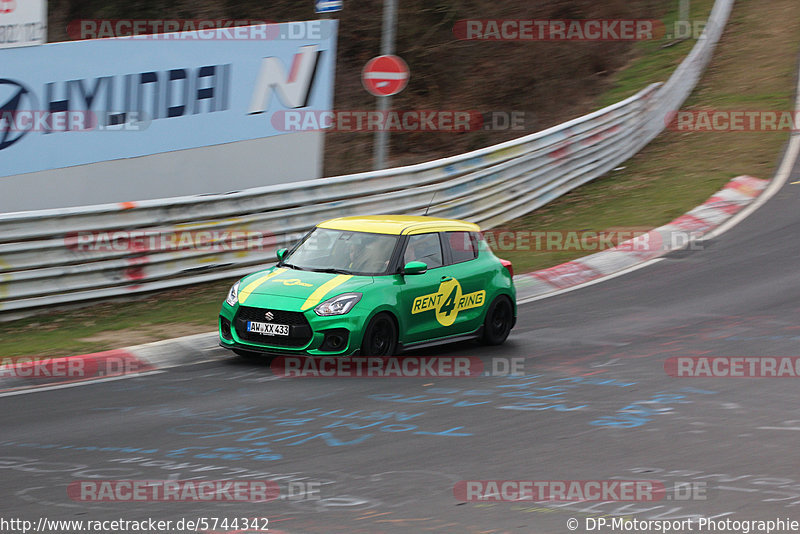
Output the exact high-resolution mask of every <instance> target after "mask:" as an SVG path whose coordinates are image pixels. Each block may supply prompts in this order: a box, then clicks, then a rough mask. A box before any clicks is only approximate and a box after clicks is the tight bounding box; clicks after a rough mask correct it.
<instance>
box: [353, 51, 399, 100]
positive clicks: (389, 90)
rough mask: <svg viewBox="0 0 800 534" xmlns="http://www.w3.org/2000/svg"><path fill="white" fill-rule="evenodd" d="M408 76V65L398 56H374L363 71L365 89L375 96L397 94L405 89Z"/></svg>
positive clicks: (362, 77)
mask: <svg viewBox="0 0 800 534" xmlns="http://www.w3.org/2000/svg"><path fill="white" fill-rule="evenodd" d="M408 78H409V71H408V65H406V62H405V61H403V60H402V59H400V58H399V57H397V56H378V57H375V58H372V59H370V60H369V61H368V62H367V64H366V65H365V66H364V70H363V71H362V72H361V83H363V84H364V89H366V90H367V91H369V92H370V93H371V94H373V95H375V96H392V95H396V94H397V93H399V92H400V91H402V90H403V89H405V87H406V85H407V84H408Z"/></svg>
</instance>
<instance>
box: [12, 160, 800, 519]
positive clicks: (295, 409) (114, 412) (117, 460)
mask: <svg viewBox="0 0 800 534" xmlns="http://www.w3.org/2000/svg"><path fill="white" fill-rule="evenodd" d="M798 179H800V173H798V168H797V167H796V168H795V169H794V172H793V173H792V177H791V178H790V179H789V180H788V181H787V184H786V185H785V186H784V187H783V188H782V189H781V190H780V191H779V192H778V193H777V194H776V195H775V196H774V197H773V198H772V199H771V200H770V201H768V202H767V203H766V204H765V205H764V206H763V207H761V208H760V209H759V210H758V211H756V212H755V213H754V214H753V215H751V216H750V217H749V218H747V219H745V220H744V221H743V222H742V223H741V224H739V225H738V226H736V227H734V228H733V229H731V230H730V231H728V232H727V233H725V234H723V235H721V236H719V237H718V238H716V239H715V240H714V241H712V242H710V243H706V244H705V245H704V247H703V249H702V250H694V251H682V252H679V253H674V254H673V255H671V256H670V257H668V258H667V259H666V260H665V261H661V262H659V263H657V264H654V265H651V266H649V267H646V268H644V269H641V270H638V271H635V272H632V273H630V274H627V275H625V276H621V277H618V278H614V279H611V280H608V281H605V282H603V283H599V284H596V285H592V286H590V287H586V288H583V289H580V290H578V291H573V292H570V293H566V294H563V295H558V296H556V297H553V298H548V299H544V300H540V301H536V302H533V303H530V304H526V305H523V306H521V307H520V313H519V322H518V324H517V327H516V328H515V330H514V331H513V333H512V335H511V337H510V338H509V340H508V342H507V343H506V344H505V345H504V346H502V347H494V348H487V347H482V346H480V345H477V344H473V343H471V342H470V343H461V344H457V345H452V346H448V347H444V348H438V349H434V350H430V349H429V350H427V351H425V352H424V353H417V355H434V356H474V357H478V358H480V359H481V361H482V362H484V363H485V364H486V365H487V367H490V366H491V365H492V363H491V362H492V361H493V359H496V358H524V371H525V376H522V377H519V376H517V377H508V376H488V377H475V378H436V379H419V378H371V379H363V378H362V379H357V378H280V377H276V376H275V375H274V373H273V371H272V370H271V368H270V367H269V365H268V364H266V363H265V362H263V361H262V362H251V361H245V360H241V359H238V358H235V357H229V356H228V355H227V352H226V351H224V350H223V349H219V351H218V352H217V351H214V352H213V354H212V356H219V359H216V360H215V361H211V362H206V363H200V364H196V365H188V366H183V367H176V368H171V369H167V370H165V371H164V372H158V373H154V374H149V375H146V376H139V377H134V378H128V379H123V380H116V381H107V382H98V383H94V384H87V385H84V386H81V387H73V388H66V389H56V390H51V391H40V392H35V393H30V394H25V395H17V396H10V397H5V398H3V399H2V410H0V428H2V437H1V438H0V481H1V482H0V486H1V487H0V499H2V500H1V501H0V502H2V505H0V506H2V508H0V509H2V514H1V515H2V517H3V518H5V519H9V518H21V519H27V520H30V521H33V522H34V523H37V522H38V520H39V518H47V519H48V520H53V519H77V520H87V519H91V520H113V519H128V520H143V519H147V518H156V519H162V520H172V521H174V522H177V521H178V520H180V519H182V518H185V519H197V518H198V517H207V518H219V519H220V520H221V519H224V518H227V519H228V520H229V521H231V520H233V519H234V518H236V517H248V518H254V517H266V518H269V521H270V522H269V527H270V532H287V533H288V532H291V533H303V532H309V533H312V532H348V533H358V532H483V533H489V532H543V533H566V532H570V530H569V529H568V527H567V521H568V519H570V518H575V519H577V520H578V522H579V527H578V528H577V532H590V531H597V532H614V531H613V530H610V527H607V528H606V529H604V530H592V528H591V527H592V525H593V523H592V522H591V520H592V519H597V518H605V519H607V520H608V521H610V520H611V518H613V517H624V518H627V519H633V518H637V519H639V520H643V519H652V520H683V521H686V520H687V519H691V520H692V521H693V523H690V524H689V526H688V527H686V526H684V528H683V529H680V530H678V532H701V531H709V530H700V524H699V522H698V521H699V519H700V518H701V517H705V518H715V519H717V520H725V519H726V518H727V519H731V520H740V521H741V520H748V521H749V520H765V521H766V520H775V519H778V518H780V519H784V520H785V519H787V518H789V519H794V520H800V472H799V471H798V467H799V466H800V450H798V447H797V445H798V438H800V415H799V414H798V410H797V408H798V393H797V392H798V381H797V379H792V378H675V377H671V376H668V374H667V373H666V372H665V369H664V362H665V360H666V359H667V358H669V357H673V356H687V355H688V356H701V355H704V356H795V355H800V350H798V345H799V343H798V342H799V341H800V325H798V322H797V317H798V316H799V315H800V265H799V264H798V258H800V240H798V239H797V235H798V233H800V210H798V209H797V206H798V205H800V184H791V183H790V182H792V181H794V180H798ZM413 354H415V353H412V355H413ZM118 479H132V480H142V479H149V480H164V479H169V480H192V479H195V480H229V479H237V480H265V479H268V480H274V481H276V482H277V483H278V484H279V486H280V487H281V491H282V497H281V498H279V499H276V500H274V501H271V502H260V503H250V502H234V503H231V502H212V503H203V504H198V503H192V502H171V501H170V502H82V501H74V500H72V499H71V498H70V497H69V496H68V493H67V488H68V487H69V484H70V483H73V482H76V481H80V480H118ZM462 480H540V481H543V480H555V481H558V480H657V481H662V482H663V484H664V486H665V488H667V494H666V495H665V496H664V498H663V499H661V500H659V501H655V502H620V501H612V502H609V501H598V502H575V501H568V502H531V501H521V502H462V501H460V500H459V499H457V498H456V496H455V495H454V492H453V490H454V486H455V485H456V484H457V483H458V482H459V481H462ZM290 482H291V483H293V484H294V485H293V486H291V488H290V486H289V483H290ZM298 483H302V484H308V485H306V486H302V485H301V484H298ZM314 484H317V485H318V486H314ZM676 485H677V486H679V487H680V488H681V489H680V491H678V493H675V490H674V489H673V488H674V487H675V486H676ZM301 488H305V489H308V490H309V493H308V494H302V491H301ZM315 488H318V490H319V491H318V493H313V492H314V490H315ZM687 488H689V490H693V491H694V494H691V493H690V494H689V495H688V496H687V495H686V493H689V491H688V490H687ZM290 490H292V491H294V492H295V493H298V492H299V493H301V494H300V495H292V496H290V495H288V492H289V491H290ZM687 497H688V498H687ZM211 520H213V519H211ZM174 524H175V523H173V525H174ZM684 525H686V523H684ZM209 526H211V525H209ZM230 527H231V525H230V523H229V525H228V528H222V526H218V527H217V528H216V529H212V528H207V529H205V530H207V531H216V532H226V531H237V530H238V531H243V530H242V529H241V528H230ZM200 530H201V531H202V530H203V529H200ZM2 531H3V532H18V531H19V530H14V529H11V528H3V529H2ZM48 531H49V532H75V531H76V530H75V529H62V530H57V529H50V530H48ZM117 531H118V532H125V530H117ZM168 531H169V532H189V531H190V530H188V529H184V530H178V529H176V528H174V527H173V528H171V529H170V530H168ZM626 531H628V532H630V531H634V532H655V531H657V530H655V527H653V528H651V529H649V530H647V529H636V530H631V529H628V530H626ZM743 531H744V530H743V529H736V530H727V532H743ZM246 532H254V531H250V530H247V531H246ZM616 532H620V530H616Z"/></svg>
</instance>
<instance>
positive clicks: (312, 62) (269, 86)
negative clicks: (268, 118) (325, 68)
mask: <svg viewBox="0 0 800 534" xmlns="http://www.w3.org/2000/svg"><path fill="white" fill-rule="evenodd" d="M318 48H319V45H309V46H302V47H300V51H299V52H298V53H296V54H295V55H294V60H293V61H292V67H291V70H290V71H289V75H288V76H287V75H286V71H285V70H284V67H283V63H282V62H281V60H280V59H278V58H276V57H265V58H264V59H262V60H261V71H260V72H259V73H258V80H256V87H255V90H254V91H253V98H252V99H251V100H250V108H249V109H248V110H247V111H248V113H250V114H254V113H264V112H265V111H267V110H268V109H269V103H270V100H271V97H272V91H273V90H275V91H276V92H277V93H278V98H279V99H280V101H281V102H282V103H283V105H284V106H286V107H287V108H304V107H306V106H308V102H309V100H310V99H311V89H312V88H313V86H314V78H315V76H316V74H317V66H318V65H319V60H320V58H321V56H322V51H321V50H317V49H318Z"/></svg>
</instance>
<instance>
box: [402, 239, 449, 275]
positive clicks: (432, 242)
mask: <svg viewBox="0 0 800 534" xmlns="http://www.w3.org/2000/svg"><path fill="white" fill-rule="evenodd" d="M410 261H421V262H424V263H426V264H427V265H428V269H434V268H436V267H441V266H442V264H443V263H444V262H443V261H442V245H441V243H440V242H439V234H418V235H412V236H411V237H409V238H408V243H407V244H406V252H405V254H404V255H403V264H406V263H408V262H410Z"/></svg>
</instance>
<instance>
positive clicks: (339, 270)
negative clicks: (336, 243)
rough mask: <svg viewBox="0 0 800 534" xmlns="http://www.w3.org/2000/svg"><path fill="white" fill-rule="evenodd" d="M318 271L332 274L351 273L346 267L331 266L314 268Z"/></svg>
mask: <svg viewBox="0 0 800 534" xmlns="http://www.w3.org/2000/svg"><path fill="white" fill-rule="evenodd" d="M314 270H315V271H316V272H318V273H333V274H353V273H352V272H351V271H348V270H347V269H333V268H325V269H314Z"/></svg>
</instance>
